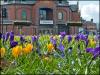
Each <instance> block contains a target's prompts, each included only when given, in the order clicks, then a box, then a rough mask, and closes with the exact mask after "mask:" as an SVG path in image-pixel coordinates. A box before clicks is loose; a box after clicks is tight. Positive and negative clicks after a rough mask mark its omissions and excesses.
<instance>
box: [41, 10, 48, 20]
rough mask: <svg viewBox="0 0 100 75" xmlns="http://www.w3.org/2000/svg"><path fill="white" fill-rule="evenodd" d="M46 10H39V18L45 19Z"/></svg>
mask: <svg viewBox="0 0 100 75" xmlns="http://www.w3.org/2000/svg"><path fill="white" fill-rule="evenodd" d="M46 14H47V13H46V10H40V19H41V20H46Z"/></svg>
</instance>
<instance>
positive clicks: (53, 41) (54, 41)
mask: <svg viewBox="0 0 100 75" xmlns="http://www.w3.org/2000/svg"><path fill="white" fill-rule="evenodd" d="M50 42H52V44H53V45H55V44H56V39H54V38H53V37H50Z"/></svg>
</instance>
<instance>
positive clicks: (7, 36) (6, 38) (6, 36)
mask: <svg viewBox="0 0 100 75" xmlns="http://www.w3.org/2000/svg"><path fill="white" fill-rule="evenodd" d="M9 35H10V33H9V32H7V33H6V35H5V40H6V41H7V40H8V38H9Z"/></svg>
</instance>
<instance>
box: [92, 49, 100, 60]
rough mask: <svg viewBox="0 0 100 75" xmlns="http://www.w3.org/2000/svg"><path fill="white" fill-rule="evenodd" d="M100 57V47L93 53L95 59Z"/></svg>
mask: <svg viewBox="0 0 100 75" xmlns="http://www.w3.org/2000/svg"><path fill="white" fill-rule="evenodd" d="M98 56H100V47H96V48H95V49H94V52H93V59H95V58H96V57H98Z"/></svg>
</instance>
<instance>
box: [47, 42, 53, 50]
mask: <svg viewBox="0 0 100 75" xmlns="http://www.w3.org/2000/svg"><path fill="white" fill-rule="evenodd" d="M47 48H48V52H52V51H53V49H54V46H53V44H48V45H47Z"/></svg>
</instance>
